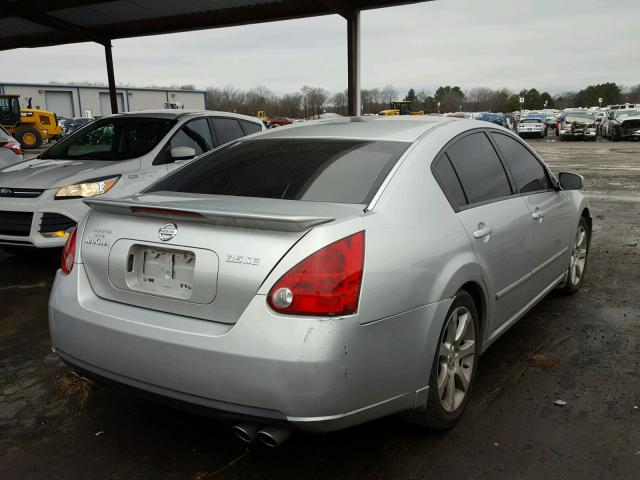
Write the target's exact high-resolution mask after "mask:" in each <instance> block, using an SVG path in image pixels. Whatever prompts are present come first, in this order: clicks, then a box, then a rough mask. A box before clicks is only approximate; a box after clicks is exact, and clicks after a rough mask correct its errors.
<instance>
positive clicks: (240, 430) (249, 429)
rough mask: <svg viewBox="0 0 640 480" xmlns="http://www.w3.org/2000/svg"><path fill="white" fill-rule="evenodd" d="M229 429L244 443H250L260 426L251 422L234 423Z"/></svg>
mask: <svg viewBox="0 0 640 480" xmlns="http://www.w3.org/2000/svg"><path fill="white" fill-rule="evenodd" d="M231 429H232V430H233V433H235V434H236V436H237V437H238V438H239V439H240V440H242V441H243V442H245V443H251V442H253V441H254V440H255V439H256V437H257V436H258V431H259V430H260V427H259V426H258V425H255V424H253V423H239V424H237V425H234V426H233V427H232V428H231Z"/></svg>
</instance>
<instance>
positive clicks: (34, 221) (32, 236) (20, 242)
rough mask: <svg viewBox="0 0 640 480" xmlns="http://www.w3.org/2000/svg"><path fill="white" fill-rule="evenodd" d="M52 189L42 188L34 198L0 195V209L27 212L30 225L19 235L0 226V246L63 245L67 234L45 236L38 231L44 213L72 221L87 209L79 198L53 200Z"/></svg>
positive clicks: (78, 219) (41, 246)
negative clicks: (61, 216) (29, 215)
mask: <svg viewBox="0 0 640 480" xmlns="http://www.w3.org/2000/svg"><path fill="white" fill-rule="evenodd" d="M54 192H55V190H45V191H44V192H43V193H42V194H41V195H40V196H39V197H37V198H2V201H1V202H0V211H2V212H22V213H25V214H31V215H32V217H31V227H30V229H29V231H28V232H24V234H22V235H8V234H6V232H3V231H2V228H1V225H0V246H2V245H12V246H22V247H33V248H59V247H63V246H64V244H65V242H66V241H67V237H66V236H64V237H48V236H46V235H43V234H42V233H40V229H41V223H42V218H43V215H44V213H53V214H59V215H64V216H65V217H68V218H69V219H71V220H72V221H74V222H75V223H78V222H79V221H80V220H81V219H82V217H83V216H84V215H85V214H86V213H87V212H88V211H89V207H88V206H87V205H85V204H84V203H83V202H82V200H81V199H72V200H55V199H54V198H53V195H54Z"/></svg>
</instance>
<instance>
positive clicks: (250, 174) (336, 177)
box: [148, 139, 409, 203]
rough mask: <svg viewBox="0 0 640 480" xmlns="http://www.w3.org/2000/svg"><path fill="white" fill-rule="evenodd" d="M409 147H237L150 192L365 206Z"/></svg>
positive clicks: (319, 142)
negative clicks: (362, 204)
mask: <svg viewBox="0 0 640 480" xmlns="http://www.w3.org/2000/svg"><path fill="white" fill-rule="evenodd" d="M408 146H409V144H408V143H401V142H379V141H368V140H326V139H286V140H285V139H263V140H254V141H245V142H237V143H234V144H230V145H229V146H227V147H225V148H223V149H221V150H216V151H214V152H212V153H210V154H208V155H205V156H203V157H201V158H200V159H198V160H196V161H194V162H192V163H190V164H188V165H186V166H185V167H183V168H181V169H179V170H177V171H176V172H175V173H173V174H171V175H169V176H168V177H166V178H164V179H163V180H161V181H160V182H158V183H156V184H155V185H154V186H153V187H151V188H150V189H149V190H148V191H154V192H157V191H172V192H184V193H200V194H211V195H231V196H239V197H259V198H283V199H286V200H306V201H314V202H334V203H368V202H369V201H370V200H371V198H372V197H373V195H375V192H376V191H377V190H378V188H379V187H380V185H381V184H382V182H383V181H384V178H385V177H386V175H387V174H388V173H389V171H390V170H391V168H393V165H394V164H395V162H396V161H397V160H398V158H399V157H400V155H402V153H403V152H404V151H405V150H406V149H407V147H408Z"/></svg>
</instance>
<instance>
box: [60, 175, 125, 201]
mask: <svg viewBox="0 0 640 480" xmlns="http://www.w3.org/2000/svg"><path fill="white" fill-rule="evenodd" d="M119 179H120V175H118V176H116V177H109V178H96V179H95V180H90V181H88V182H84V183H75V184H73V185H67V186H66V187H60V188H59V189H58V191H57V192H56V200H63V199H71V198H86V197H95V196H96V195H102V194H103V193H107V192H108V191H109V190H111V188H112V187H113V186H114V185H115V184H116V182H117V181H118V180H119Z"/></svg>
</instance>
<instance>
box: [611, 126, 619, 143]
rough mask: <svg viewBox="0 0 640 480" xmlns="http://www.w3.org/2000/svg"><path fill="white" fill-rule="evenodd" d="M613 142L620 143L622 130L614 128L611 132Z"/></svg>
mask: <svg viewBox="0 0 640 480" xmlns="http://www.w3.org/2000/svg"><path fill="white" fill-rule="evenodd" d="M611 140H613V141H614V142H619V141H620V130H618V129H617V128H614V129H613V130H612V131H611Z"/></svg>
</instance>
